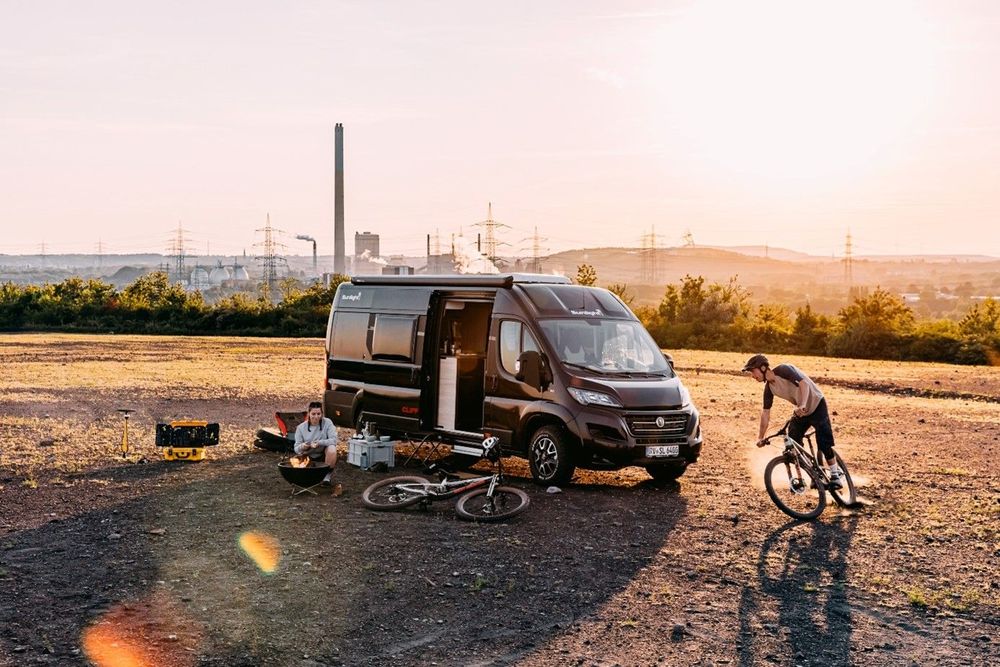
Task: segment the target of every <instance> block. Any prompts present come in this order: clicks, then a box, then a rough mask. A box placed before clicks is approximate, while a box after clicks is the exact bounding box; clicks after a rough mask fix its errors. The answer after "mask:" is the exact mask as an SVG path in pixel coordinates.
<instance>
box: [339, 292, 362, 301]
mask: <svg viewBox="0 0 1000 667" xmlns="http://www.w3.org/2000/svg"><path fill="white" fill-rule="evenodd" d="M340 300H341V301H361V292H358V293H357V294H347V293H346V292H345V293H344V294H341V295H340Z"/></svg>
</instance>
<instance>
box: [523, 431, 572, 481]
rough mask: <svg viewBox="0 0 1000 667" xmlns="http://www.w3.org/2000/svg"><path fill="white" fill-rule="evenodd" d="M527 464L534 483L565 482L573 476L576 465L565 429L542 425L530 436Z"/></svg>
mask: <svg viewBox="0 0 1000 667" xmlns="http://www.w3.org/2000/svg"><path fill="white" fill-rule="evenodd" d="M528 466H529V467H530V468H531V477H532V478H533V479H534V480H535V483H536V484H540V485H542V486H546V485H549V484H566V483H567V482H569V480H571V479H572V478H573V471H574V470H575V469H576V465H575V464H574V463H573V457H572V454H571V453H570V448H569V442H568V438H567V437H566V431H565V430H563V429H562V428H560V427H558V426H552V425H550V426H543V427H542V428H540V429H538V430H537V431H535V433H534V435H532V436H531V444H530V445H529V446H528Z"/></svg>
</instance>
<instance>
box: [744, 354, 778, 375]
mask: <svg viewBox="0 0 1000 667" xmlns="http://www.w3.org/2000/svg"><path fill="white" fill-rule="evenodd" d="M770 365H771V363H770V362H769V361H768V360H767V357H765V356H764V355H763V354H755V355H753V356H752V357H750V358H749V359H747V363H746V364H744V366H743V372H744V373H748V372H750V371H752V370H753V369H755V368H764V367H765V366H768V367H770Z"/></svg>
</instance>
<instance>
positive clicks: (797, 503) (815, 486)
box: [764, 456, 826, 521]
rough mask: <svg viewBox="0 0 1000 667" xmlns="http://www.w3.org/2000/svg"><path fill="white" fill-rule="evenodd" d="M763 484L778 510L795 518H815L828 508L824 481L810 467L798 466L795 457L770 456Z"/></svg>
mask: <svg viewBox="0 0 1000 667" xmlns="http://www.w3.org/2000/svg"><path fill="white" fill-rule="evenodd" d="M764 486H765V487H767V495H769V496H771V500H773V501H774V504H775V505H777V506H778V509H780V510H781V511H782V512H784V513H785V514H787V515H788V516H790V517H792V518H794V519H801V520H803V521H805V520H809V519H815V518H816V517H818V516H819V515H820V514H822V513H823V509H824V508H825V507H826V493H823V492H822V490H821V489H822V483H821V482H820V481H819V480H817V479H816V477H815V476H814V475H813V471H812V470H811V469H810V468H808V467H805V466H803V465H801V464H800V465H798V466H796V465H795V461H794V459H792V460H789V459H788V458H786V457H785V456H779V457H777V458H774V459H771V461H770V462H769V463H768V464H767V467H766V468H764Z"/></svg>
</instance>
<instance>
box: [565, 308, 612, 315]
mask: <svg viewBox="0 0 1000 667" xmlns="http://www.w3.org/2000/svg"><path fill="white" fill-rule="evenodd" d="M569 312H570V314H572V315H592V316H594V317H600V316H601V315H603V314H604V313H602V312H601V310H600V309H599V308H598V309H596V310H571V311H569Z"/></svg>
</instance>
